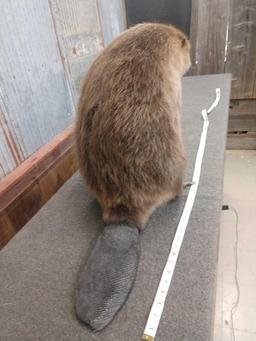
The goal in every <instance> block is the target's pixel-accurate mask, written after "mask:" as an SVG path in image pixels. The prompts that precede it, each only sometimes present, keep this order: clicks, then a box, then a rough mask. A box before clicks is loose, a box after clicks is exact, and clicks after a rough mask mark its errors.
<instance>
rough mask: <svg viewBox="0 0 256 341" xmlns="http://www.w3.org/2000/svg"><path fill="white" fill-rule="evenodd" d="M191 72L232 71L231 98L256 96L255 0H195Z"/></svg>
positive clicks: (191, 31) (191, 35)
mask: <svg viewBox="0 0 256 341" xmlns="http://www.w3.org/2000/svg"><path fill="white" fill-rule="evenodd" d="M190 33H191V34H190V39H191V42H192V52H191V57H192V68H191V70H190V74H191V75H199V74H212V73H222V72H228V73H232V75H233V79H232V91H231V98H233V99H244V98H256V60H255V56H256V2H255V0H211V1H210V0H192V17H191V29H190Z"/></svg>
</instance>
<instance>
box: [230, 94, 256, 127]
mask: <svg viewBox="0 0 256 341" xmlns="http://www.w3.org/2000/svg"><path fill="white" fill-rule="evenodd" d="M228 131H229V132H244V131H248V132H256V99H243V100H239V99H234V100H231V102H230V112H229V124H228Z"/></svg>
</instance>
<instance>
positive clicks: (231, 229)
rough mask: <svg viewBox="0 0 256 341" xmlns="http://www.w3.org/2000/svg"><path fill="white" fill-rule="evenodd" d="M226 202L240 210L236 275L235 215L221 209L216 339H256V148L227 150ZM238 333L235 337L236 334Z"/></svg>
mask: <svg viewBox="0 0 256 341" xmlns="http://www.w3.org/2000/svg"><path fill="white" fill-rule="evenodd" d="M223 204H227V205H232V206H233V207H234V208H235V209H236V210H237V213H238V244H237V260H238V262H237V279H238V285H239V291H240V299H239V302H238V305H237V307H236V308H235V309H234V313H233V326H234V329H233V330H234V333H232V321H231V309H232V306H233V304H234V302H235V301H236V299H237V294H238V290H237V286H236V281H235V271H236V265H235V264H236V262H235V253H234V246H235V243H236V216H235V213H234V212H233V211H232V210H227V211H222V217H221V230H220V248H219V264H218V280H217V297H216V316H215V336H214V341H227V340H228V341H233V340H235V341H256V151H230V150H229V151H226V162H225V175H224V194H223ZM234 336H235V337H234Z"/></svg>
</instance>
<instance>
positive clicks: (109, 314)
mask: <svg viewBox="0 0 256 341" xmlns="http://www.w3.org/2000/svg"><path fill="white" fill-rule="evenodd" d="M139 239H140V238H139V230H138V229H137V228H136V227H131V226H128V225H121V224H120V225H107V226H106V227H105V229H104V231H103V233H102V234H101V235H100V236H99V238H98V240H97V242H96V245H95V247H94V249H93V251H92V253H91V255H90V256H89V258H88V261H87V264H86V266H85V269H84V270H83V271H82V273H81V275H80V279H79V283H78V288H77V291H76V312H77V316H78V318H79V319H80V320H81V321H83V322H85V323H86V324H88V325H89V326H90V327H91V328H92V329H93V330H95V331H99V330H101V329H103V328H104V327H105V326H107V324H108V323H109V322H110V321H111V320H112V319H113V318H114V316H115V314H116V313H117V311H118V310H119V309H120V308H121V307H122V306H123V304H124V303H125V301H126V300H127V298H128V295H129V293H130V291H131V289H132V287H133V284H134V281H135V278H136V272H137V268H138V264H139V258H140V240H139Z"/></svg>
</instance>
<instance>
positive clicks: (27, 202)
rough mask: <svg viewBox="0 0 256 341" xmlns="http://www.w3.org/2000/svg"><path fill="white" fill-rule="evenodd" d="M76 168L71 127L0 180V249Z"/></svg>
mask: <svg viewBox="0 0 256 341" xmlns="http://www.w3.org/2000/svg"><path fill="white" fill-rule="evenodd" d="M77 169H78V166H77V162H76V157H75V151H74V147H73V127H72V126H71V127H69V128H67V129H66V130H65V131H64V132H62V133H61V134H60V135H58V136H57V137H55V138H54V139H53V140H51V141H50V142H49V143H48V144H47V145H46V146H44V147H43V148H42V149H40V150H39V151H38V152H36V153H35V154H34V155H32V156H31V157H30V158H29V159H28V160H26V161H25V162H24V163H23V164H22V165H20V166H19V167H18V168H16V170H14V171H13V173H11V174H9V175H8V176H6V177H5V178H4V179H2V180H1V181H0V248H1V247H2V246H4V245H5V244H6V243H7V242H8V241H9V240H10V239H11V238H12V237H13V236H14V235H15V233H16V232H17V231H18V230H19V229H20V228H21V227H22V226H24V225H25V224H26V222H28V221H29V219H31V218H32V217H33V215H34V214H35V213H36V212H37V211H38V210H39V209H40V208H41V207H42V206H43V205H44V204H45V203H46V202H47V201H48V200H49V199H50V198H51V196H52V195H53V194H54V193H55V192H56V191H57V190H58V189H59V188H60V187H61V186H62V185H63V184H64V183H65V182H66V181H67V180H68V179H69V177H70V176H71V175H72V174H73V173H74V172H75V171H76V170H77Z"/></svg>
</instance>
